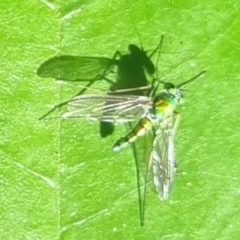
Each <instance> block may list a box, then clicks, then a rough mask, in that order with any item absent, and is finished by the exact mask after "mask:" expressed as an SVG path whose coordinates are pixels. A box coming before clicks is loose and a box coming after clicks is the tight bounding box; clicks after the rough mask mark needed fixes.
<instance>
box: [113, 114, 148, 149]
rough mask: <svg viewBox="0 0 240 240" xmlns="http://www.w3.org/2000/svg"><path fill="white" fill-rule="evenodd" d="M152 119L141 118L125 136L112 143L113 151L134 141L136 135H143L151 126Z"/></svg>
mask: <svg viewBox="0 0 240 240" xmlns="http://www.w3.org/2000/svg"><path fill="white" fill-rule="evenodd" d="M152 125H153V124H152V121H151V120H150V119H149V118H147V117H145V118H142V119H141V120H140V121H139V122H138V124H137V125H136V126H135V127H134V128H133V129H132V131H131V132H129V133H128V134H127V135H126V136H125V137H123V138H120V139H119V140H118V141H117V142H116V143H115V144H114V145H113V148H112V149H113V151H115V152H118V151H120V150H121V149H122V148H124V147H126V146H127V145H128V144H129V143H132V142H134V141H135V140H136V139H137V138H138V137H140V136H143V135H144V134H146V133H147V132H148V131H149V130H150V129H151V128H152Z"/></svg>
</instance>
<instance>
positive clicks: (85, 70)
mask: <svg viewBox="0 0 240 240" xmlns="http://www.w3.org/2000/svg"><path fill="white" fill-rule="evenodd" d="M162 41H163V37H161V40H160V41H159V44H158V45H157V47H156V48H155V49H154V50H153V51H152V52H151V53H150V54H148V52H146V51H144V50H143V48H142V47H141V48H139V47H138V46H136V45H134V44H130V45H129V46H128V53H127V54H121V52H120V51H116V52H115V54H114V56H113V58H111V59H110V58H105V57H85V56H71V55H60V56H55V57H53V58H50V59H48V60H47V61H45V62H44V63H42V64H41V65H40V67H39V68H38V71H37V74H38V75H39V76H40V77H43V78H54V79H55V80H62V81H66V82H72V83H83V82H87V84H86V85H85V87H83V88H82V89H81V90H80V91H79V92H78V93H77V94H76V95H75V96H74V97H72V98H71V99H70V100H67V101H64V102H62V103H60V104H58V105H56V106H55V107H54V108H53V109H51V110H50V111H48V112H47V113H46V114H44V115H43V116H42V117H41V118H40V120H41V119H45V118H47V117H48V116H49V115H50V114H51V113H52V112H54V111H55V110H56V109H61V108H62V107H64V106H67V105H68V106H69V107H70V108H72V107H73V105H74V104H77V105H78V106H77V108H79V107H81V106H80V105H81V104H80V102H81V101H80V102H78V101H77V102H78V103H77V102H76V101H75V100H76V99H78V97H79V98H81V96H82V97H83V99H84V100H83V99H82V100H83V102H84V105H85V104H88V103H90V102H91V103H90V105H89V107H90V108H91V106H92V107H93V106H94V107H97V105H98V100H100V101H101V102H102V101H103V102H102V104H104V105H105V107H106V108H108V106H109V107H110V109H109V111H102V113H101V114H100V115H98V116H95V117H94V116H93V115H92V113H90V112H89V113H88V110H90V109H88V110H87V109H85V113H86V116H85V117H86V118H87V119H88V116H89V120H98V121H100V135H101V137H106V136H108V135H110V134H112V133H113V131H114V126H115V123H118V122H126V123H127V124H126V125H127V128H128V129H132V128H133V123H132V121H136V120H138V117H141V116H139V114H137V115H134V112H135V110H136V109H135V110H134V109H133V110H134V111H133V112H132V114H133V118H132V120H131V121H130V118H128V119H125V120H124V118H125V117H126V116H124V118H122V120H121V116H116V118H117V119H116V121H114V120H113V119H112V118H110V119H107V115H105V114H107V113H109V112H111V111H112V114H113V113H114V114H115V115H116V111H117V108H114V107H113V106H112V101H115V102H118V101H119V104H121V103H122V102H125V101H126V98H128V96H127V95H131V96H136V97H134V99H136V98H139V96H150V93H151V95H154V94H155V91H156V89H157V88H155V90H150V88H149V83H150V84H152V85H153V84H154V81H155V78H154V74H155V72H156V71H157V69H156V67H155V64H154V63H153V61H152V57H153V56H154V55H155V54H156V53H158V57H157V61H158V58H159V53H160V49H161V47H162ZM156 66H157V65H156ZM112 73H113V75H115V77H114V81H113V80H111V78H109V75H112ZM96 81H106V82H108V83H109V91H110V92H109V93H108V94H107V95H94V97H93V99H92V101H90V98H91V97H92V96H93V95H82V94H83V93H84V92H85V91H86V89H88V88H89V87H90V86H91V85H92V84H93V83H94V82H96ZM125 95H126V96H125ZM113 99H114V100H113ZM120 99H121V100H120ZM79 104H80V105H79ZM99 110H100V109H99ZM100 112H101V110H100ZM100 112H98V114H99V113H100ZM72 113H73V112H72V111H71V110H70V111H69V110H67V111H66V113H65V114H63V116H62V117H63V118H71V117H74V118H78V117H80V116H78V115H72V116H71V114H72ZM68 114H70V115H69V116H67V115H68ZM89 114H90V115H89ZM114 114H113V115H111V117H112V116H114ZM142 114H144V113H142ZM91 115H92V116H91ZM104 115H105V117H104ZM80 118H81V117H80ZM145 142H146V143H145V144H144V145H146V146H143V147H147V145H148V144H149V141H148V142H147V140H146V141H145ZM151 143H152V142H151ZM132 146H133V148H132V149H133V154H134V160H135V165H136V176H137V190H138V199H139V212H140V221H141V225H143V222H144V202H145V193H144V194H141V183H140V182H141V173H140V169H141V170H142V171H141V172H142V173H144V175H147V172H146V166H145V165H146V164H145V162H146V159H142V156H141V155H140V154H138V153H140V152H141V151H142V147H141V148H140V147H136V144H132ZM151 147H152V146H151ZM140 159H141V162H142V163H143V164H140ZM144 189H145V188H144Z"/></svg>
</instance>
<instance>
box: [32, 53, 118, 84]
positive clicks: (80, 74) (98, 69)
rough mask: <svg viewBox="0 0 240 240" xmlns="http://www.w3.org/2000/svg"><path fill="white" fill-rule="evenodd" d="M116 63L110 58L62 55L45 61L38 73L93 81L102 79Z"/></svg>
mask: <svg viewBox="0 0 240 240" xmlns="http://www.w3.org/2000/svg"><path fill="white" fill-rule="evenodd" d="M114 64H115V60H114V59H110V58H104V57H82V56H71V55H60V56H56V57H53V58H50V59H48V60H47V61H45V62H43V63H42V64H41V65H40V67H39V68H38V70H37V74H38V76H40V77H43V78H55V79H59V80H64V81H91V80H94V79H95V80H96V79H102V78H103V77H104V76H105V75H106V74H107V72H109V71H110V70H111V68H112V67H113V66H114Z"/></svg>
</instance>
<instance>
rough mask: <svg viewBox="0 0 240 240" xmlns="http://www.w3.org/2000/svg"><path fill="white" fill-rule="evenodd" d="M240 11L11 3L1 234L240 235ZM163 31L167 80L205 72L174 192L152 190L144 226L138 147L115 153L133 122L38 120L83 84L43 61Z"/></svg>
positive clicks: (2, 119) (162, 71)
mask: <svg viewBox="0 0 240 240" xmlns="http://www.w3.org/2000/svg"><path fill="white" fill-rule="evenodd" d="M239 10H240V3H239V2H238V1H233V0H227V1H223V0H219V1H216V0H215V1H206V0H203V1H196V0H192V1H191V0H180V1H179V0H178V1H177V0H172V1H166V0H150V1H143V0H139V1H133V0H126V1H124V0H122V1H117V0H108V1H106V0H97V1H89V0H85V1H70V0H67V1H45V0H40V1H34V0H28V1H27V0H22V1H15V0H13V1H7V0H3V1H1V3H0V17H1V21H0V29H1V37H0V41H1V44H0V49H1V53H2V60H1V63H0V76H1V84H0V103H1V108H2V109H1V111H0V129H1V130H0V132H1V134H0V169H1V171H0V200H1V204H0V216H1V218H0V219H1V223H0V239H8V240H10V239H31V240H32V239H44V240H48V239H49V240H53V239H69V240H73V239H74V240H75V239H154V240H155V239H171V240H173V239H174V240H175V239H184V240H185V239H194V240H197V239H199V240H200V239H209V240H210V239H214V240H215V239H221V240H222V239H239V235H240V189H239V186H240V167H239V165H240V163H239V160H240V157H239V156H240V154H239V139H240V125H239V121H238V120H239V103H240V91H239V81H240V75H239V67H240V61H239V50H240V44H239V41H240V32H239V26H240V17H239ZM128 11H129V12H130V14H131V16H132V19H133V22H134V23H133V22H132V21H131V18H130V16H129V14H128ZM133 24H134V25H135V27H136V29H137V31H138V32H139V37H138V35H137V32H136V30H135V29H134V25H133ZM161 35H164V43H163V47H162V52H161V56H160V61H159V62H158V76H160V77H161V79H162V80H164V81H170V82H173V83H181V82H183V81H185V80H187V79H189V78H191V77H193V76H195V75H196V74H198V73H199V72H200V71H202V70H206V71H207V73H206V74H205V75H204V76H203V77H201V79H200V80H199V81H196V82H194V84H191V85H190V86H189V87H188V90H189V91H187V92H186V93H185V95H186V101H185V103H184V105H183V106H182V107H181V109H180V110H179V111H180V112H181V115H182V118H181V123H180V126H179V129H178V133H177V136H176V156H177V164H178V172H177V174H176V177H175V182H174V185H173V189H172V192H171V195H170V199H169V200H168V201H165V202H159V200H158V199H157V197H156V196H155V194H154V193H152V192H151V191H149V192H148V194H147V205H146V210H145V211H146V216H145V226H144V227H140V226H139V213H138V199H137V189H136V175H135V165H134V159H133V156H132V152H131V149H130V148H127V149H125V150H124V151H122V152H120V153H114V152H112V151H111V147H112V144H113V143H114V142H115V141H116V140H117V139H118V138H119V137H120V136H122V135H123V134H124V133H125V129H124V127H123V126H121V127H118V128H117V130H116V131H115V133H114V134H113V135H112V136H110V137H108V138H106V139H101V138H100V137H99V133H98V132H99V129H98V127H99V126H98V124H96V123H91V122H90V123H89V122H87V121H80V120H65V121H61V120H52V121H39V120H38V118H39V117H40V116H41V115H43V114H44V113H45V112H47V111H48V110H49V109H50V108H51V106H52V105H54V104H56V103H59V102H61V101H63V100H66V99H68V98H69V97H70V96H72V95H73V94H74V93H76V92H77V91H78V90H79V86H77V85H59V84H56V83H55V82H54V80H53V79H44V78H40V77H39V76H37V74H36V71H37V69H38V67H39V66H40V64H41V63H43V62H44V61H46V60H47V59H49V58H50V57H53V56H55V55H57V54H69V55H80V56H102V57H108V58H111V57H112V56H113V55H114V53H115V52H116V51H117V50H119V51H121V52H122V53H126V52H127V46H128V45H129V44H130V43H132V44H136V45H138V46H140V41H141V43H142V45H143V47H144V49H146V50H149V51H151V50H153V49H154V48H155V47H156V45H157V44H158V42H159V39H160V36H161ZM139 38H140V40H139Z"/></svg>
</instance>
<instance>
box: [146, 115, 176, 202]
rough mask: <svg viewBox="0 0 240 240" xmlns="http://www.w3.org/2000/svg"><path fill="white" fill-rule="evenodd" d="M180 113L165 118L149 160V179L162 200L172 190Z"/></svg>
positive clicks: (156, 136) (156, 134)
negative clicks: (175, 143)
mask: <svg viewBox="0 0 240 240" xmlns="http://www.w3.org/2000/svg"><path fill="white" fill-rule="evenodd" d="M179 120H180V118H179V115H177V114H174V115H173V116H171V117H169V118H166V119H164V120H163V121H162V122H161V123H160V125H159V128H158V129H157V131H156V133H155V138H154V140H153V146H152V151H151V154H150V160H149V176H148V181H152V182H153V185H154V188H155V191H156V192H157V194H158V197H159V198H160V199H161V200H164V199H167V198H168V195H169V192H170V190H171V186H172V182H173V177H174V172H175V168H176V166H175V155H174V139H173V138H174V135H175V131H176V128H177V125H178V123H179Z"/></svg>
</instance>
